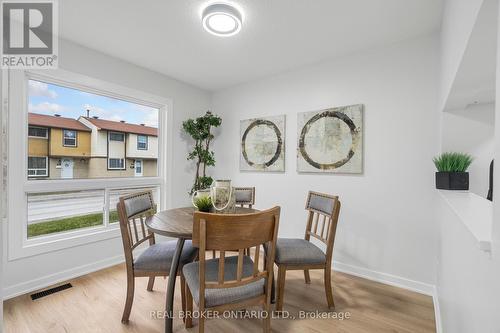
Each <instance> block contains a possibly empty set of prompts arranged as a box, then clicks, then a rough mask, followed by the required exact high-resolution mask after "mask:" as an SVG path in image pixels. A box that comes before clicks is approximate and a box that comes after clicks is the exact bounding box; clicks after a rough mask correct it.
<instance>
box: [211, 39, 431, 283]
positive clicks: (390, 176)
mask: <svg viewBox="0 0 500 333" xmlns="http://www.w3.org/2000/svg"><path fill="white" fill-rule="evenodd" d="M437 51H438V39H437V36H429V37H424V38H421V39H418V40H413V41H408V42H404V43H401V44H397V45H393V46H390V47H386V48H381V49H378V50H374V51H370V52H365V53H362V54H354V55H351V56H347V57H344V58H342V59H338V60H333V61H330V62H325V63H321V64H317V65H315V66H310V67H307V68H303V69H301V70H297V71H293V72H289V73H286V74H282V75H278V76H275V77H271V78H267V79H264V80H261V81H257V82H253V83H249V84H246V85H242V86H239V87H235V88H233V89H228V90H224V91H221V92H218V93H216V94H215V96H214V99H213V109H214V111H215V112H216V113H217V114H219V115H220V116H222V119H223V123H222V130H221V135H220V136H219V137H217V138H216V139H215V144H216V159H217V175H218V176H220V177H224V178H226V177H227V178H230V179H232V180H233V181H234V183H235V184H236V185H241V186H247V185H248V186H256V188H257V189H256V203H257V205H256V206H257V207H259V208H264V207H270V206H273V205H280V206H281V207H282V219H281V223H280V232H279V233H280V236H281V237H303V235H304V228H305V220H306V213H305V211H304V208H303V207H304V203H305V198H306V195H307V191H308V190H316V191H321V192H326V193H333V194H338V195H339V196H340V200H341V201H342V210H341V216H340V223H339V228H338V233H337V237H336V245H335V251H334V252H335V253H334V260H336V261H337V262H341V263H343V264H347V265H351V266H357V267H360V268H361V269H362V270H363V269H367V270H372V271H377V272H383V273H384V274H385V276H386V277H387V276H388V275H387V274H389V275H395V276H397V277H402V278H403V279H410V280H415V281H418V282H420V283H424V284H434V281H435V265H434V261H435V253H436V252H435V251H436V231H437V229H436V226H435V223H434V220H433V209H434V204H433V200H432V194H433V191H434V178H433V176H434V169H433V165H432V157H433V155H434V154H435V153H436V151H437V145H436V142H437V125H436V122H435V110H436V104H437V93H436V91H437V80H438V77H437V64H438V53H437ZM358 103H363V104H364V105H365V119H364V128H365V132H364V137H365V141H364V142H365V144H364V149H365V155H364V165H365V166H364V173H363V174H362V175H346V174H343V175H342V174H336V175H325V174H317V175H311V174H298V173H297V172H296V146H297V142H296V140H297V135H296V131H297V128H296V127H297V126H296V121H297V113H298V112H304V111H312V110H320V109H323V108H327V107H332V106H342V105H349V104H358ZM280 114H286V116H287V119H286V139H285V144H286V172H285V173H272V174H265V173H251V172H240V171H239V154H240V149H239V127H240V120H242V119H248V118H253V117H260V116H271V115H280ZM343 267H346V266H343ZM406 282H408V284H412V283H411V282H410V281H406ZM417 284H418V283H417ZM421 287H422V288H425V287H424V286H421Z"/></svg>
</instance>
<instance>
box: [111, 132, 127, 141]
mask: <svg viewBox="0 0 500 333" xmlns="http://www.w3.org/2000/svg"><path fill="white" fill-rule="evenodd" d="M111 134H120V135H121V136H122V138H123V140H115V139H111ZM108 141H115V142H125V133H123V132H116V131H110V132H108Z"/></svg>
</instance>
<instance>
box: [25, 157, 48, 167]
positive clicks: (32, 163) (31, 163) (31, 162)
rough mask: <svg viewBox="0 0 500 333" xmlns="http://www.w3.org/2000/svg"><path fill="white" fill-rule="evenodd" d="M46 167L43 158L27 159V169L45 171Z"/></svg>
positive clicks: (45, 161)
mask: <svg viewBox="0 0 500 333" xmlns="http://www.w3.org/2000/svg"><path fill="white" fill-rule="evenodd" d="M46 167H47V159H46V158H45V157H28V168H29V169H45V168H46Z"/></svg>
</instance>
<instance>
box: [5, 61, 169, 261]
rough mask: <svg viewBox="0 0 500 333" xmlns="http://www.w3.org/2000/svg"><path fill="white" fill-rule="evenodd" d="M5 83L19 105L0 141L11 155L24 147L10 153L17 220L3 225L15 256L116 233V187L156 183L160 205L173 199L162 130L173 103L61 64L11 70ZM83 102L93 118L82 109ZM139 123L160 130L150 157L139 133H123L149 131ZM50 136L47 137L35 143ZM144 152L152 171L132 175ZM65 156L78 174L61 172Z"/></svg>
mask: <svg viewBox="0 0 500 333" xmlns="http://www.w3.org/2000/svg"><path fill="white" fill-rule="evenodd" d="M10 74H12V75H10ZM56 82H57V83H56ZM32 85H35V86H33V87H32ZM8 88H9V93H10V94H9V110H12V111H13V112H9V122H8V124H7V126H8V133H10V135H11V140H5V141H3V137H2V142H5V143H6V145H7V149H8V151H10V152H16V153H17V154H11V155H9V166H11V167H10V168H9V173H8V175H7V177H8V178H7V184H8V186H7V195H6V196H5V197H6V200H7V205H8V207H9V208H11V209H9V210H8V211H7V212H6V216H7V219H8V220H9V221H15V222H16V223H9V224H8V225H6V229H7V235H6V237H8V239H9V242H8V244H6V246H7V251H5V252H6V254H7V256H8V259H9V260H17V259H21V258H25V257H28V256H34V255H39V254H42V253H47V252H52V251H61V250H65V249H68V248H76V247H78V246H81V245H84V244H87V245H89V246H90V247H92V246H93V245H92V244H93V243H95V242H98V241H104V240H111V239H116V237H119V236H120V230H119V226H118V225H117V224H111V223H110V219H113V220H114V218H113V217H114V216H116V213H114V212H113V211H114V210H116V205H113V204H112V202H111V201H112V199H110V192H111V191H115V190H117V189H126V190H127V191H137V190H140V189H143V188H158V192H160V193H162V195H161V200H162V202H158V205H159V208H160V209H161V207H165V205H167V204H168V203H167V198H170V195H168V194H166V195H163V193H164V192H165V193H167V192H168V191H170V188H167V187H166V186H165V183H166V179H168V177H167V173H168V172H169V170H170V168H167V164H166V156H167V154H170V151H171V148H167V140H164V136H165V134H164V131H165V130H166V128H167V125H168V126H172V123H170V122H169V120H171V117H172V116H171V114H170V113H168V112H167V106H168V105H171V100H169V99H165V98H162V97H157V96H153V95H151V94H148V93H143V92H140V91H136V90H133V89H130V88H126V87H122V86H118V85H116V84H112V83H106V82H103V81H100V80H96V79H92V78H88V77H84V76H81V75H79V74H76V73H71V72H67V71H59V70H53V71H50V73H49V72H47V71H46V72H44V73H42V71H39V72H36V73H35V72H31V71H14V72H13V73H9V80H8ZM41 89H43V93H40V91H42V90H41ZM47 105H57V106H58V107H60V109H61V110H62V112H63V114H62V116H59V117H58V116H56V115H54V110H53V109H50V108H47V107H46V106H47ZM83 105H85V110H87V109H88V110H89V113H90V114H89V117H86V113H83V114H82V108H81V106H83ZM87 105H88V107H87ZM16 110H21V111H16ZM23 110H25V111H24V112H23ZM103 110H105V111H106V112H103ZM33 114H36V116H33ZM94 117H95V118H94ZM91 120H92V121H95V122H96V123H99V124H98V125H93V124H92V123H91ZM120 120H123V122H121V121H120ZM44 124H50V127H49V126H48V125H44ZM141 124H145V125H144V126H145V127H146V128H147V130H148V131H152V132H153V134H152V135H154V136H153V137H152V136H149V137H148V141H149V142H148V146H149V150H148V151H147V156H146V157H144V156H145V153H144V152H142V151H138V150H137V147H136V145H137V143H136V141H135V139H134V141H132V140H127V138H126V137H125V136H126V135H127V133H129V132H127V131H126V130H129V129H130V133H138V132H137V131H138V130H139V129H140V130H145V129H144V126H142V127H139V126H141ZM134 126H135V127H134ZM35 128H36V129H35ZM44 128H45V129H46V130H44ZM110 132H113V133H117V135H116V136H115V135H112V139H117V140H120V141H111V140H110V138H109V135H108V133H110ZM139 133H141V132H140V131H139ZM43 136H46V138H45V140H41V139H32V137H34V138H38V137H43ZM51 140H54V141H51ZM128 141H130V142H128ZM64 144H67V145H71V146H73V147H77V148H73V149H70V148H65V147H64V146H63V145H64ZM168 145H169V147H171V142H170V141H168ZM131 148H133V149H131ZM152 148H153V149H152ZM129 154H130V156H129ZM141 158H146V159H147V165H146V170H147V175H148V177H135V175H134V168H133V167H131V164H132V163H133V161H134V160H136V159H141ZM60 159H61V161H59V160H60ZM65 159H71V160H72V161H73V162H74V167H73V170H72V171H73V178H71V179H63V178H62V177H63V174H64V172H63V171H64V168H65V163H64V160H65ZM58 162H59V169H57V166H58ZM108 166H109V167H115V168H119V169H121V170H123V171H115V170H117V169H115V170H112V169H109V168H108ZM160 190H161V191H160ZM113 214H114V215H113ZM113 242H114V241H113ZM82 250H83V249H82ZM77 251H80V249H78V250H77Z"/></svg>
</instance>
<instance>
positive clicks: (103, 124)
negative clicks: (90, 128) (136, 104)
mask: <svg viewBox="0 0 500 333" xmlns="http://www.w3.org/2000/svg"><path fill="white" fill-rule="evenodd" d="M83 118H84V119H86V120H87V121H89V122H90V123H92V124H93V125H95V126H96V127H98V128H99V129H102V130H108V131H116V132H125V133H134V134H142V135H150V136H158V129H157V128H155V127H149V126H143V125H136V124H128V123H122V122H119V121H111V120H104V119H95V118H88V117H83Z"/></svg>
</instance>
